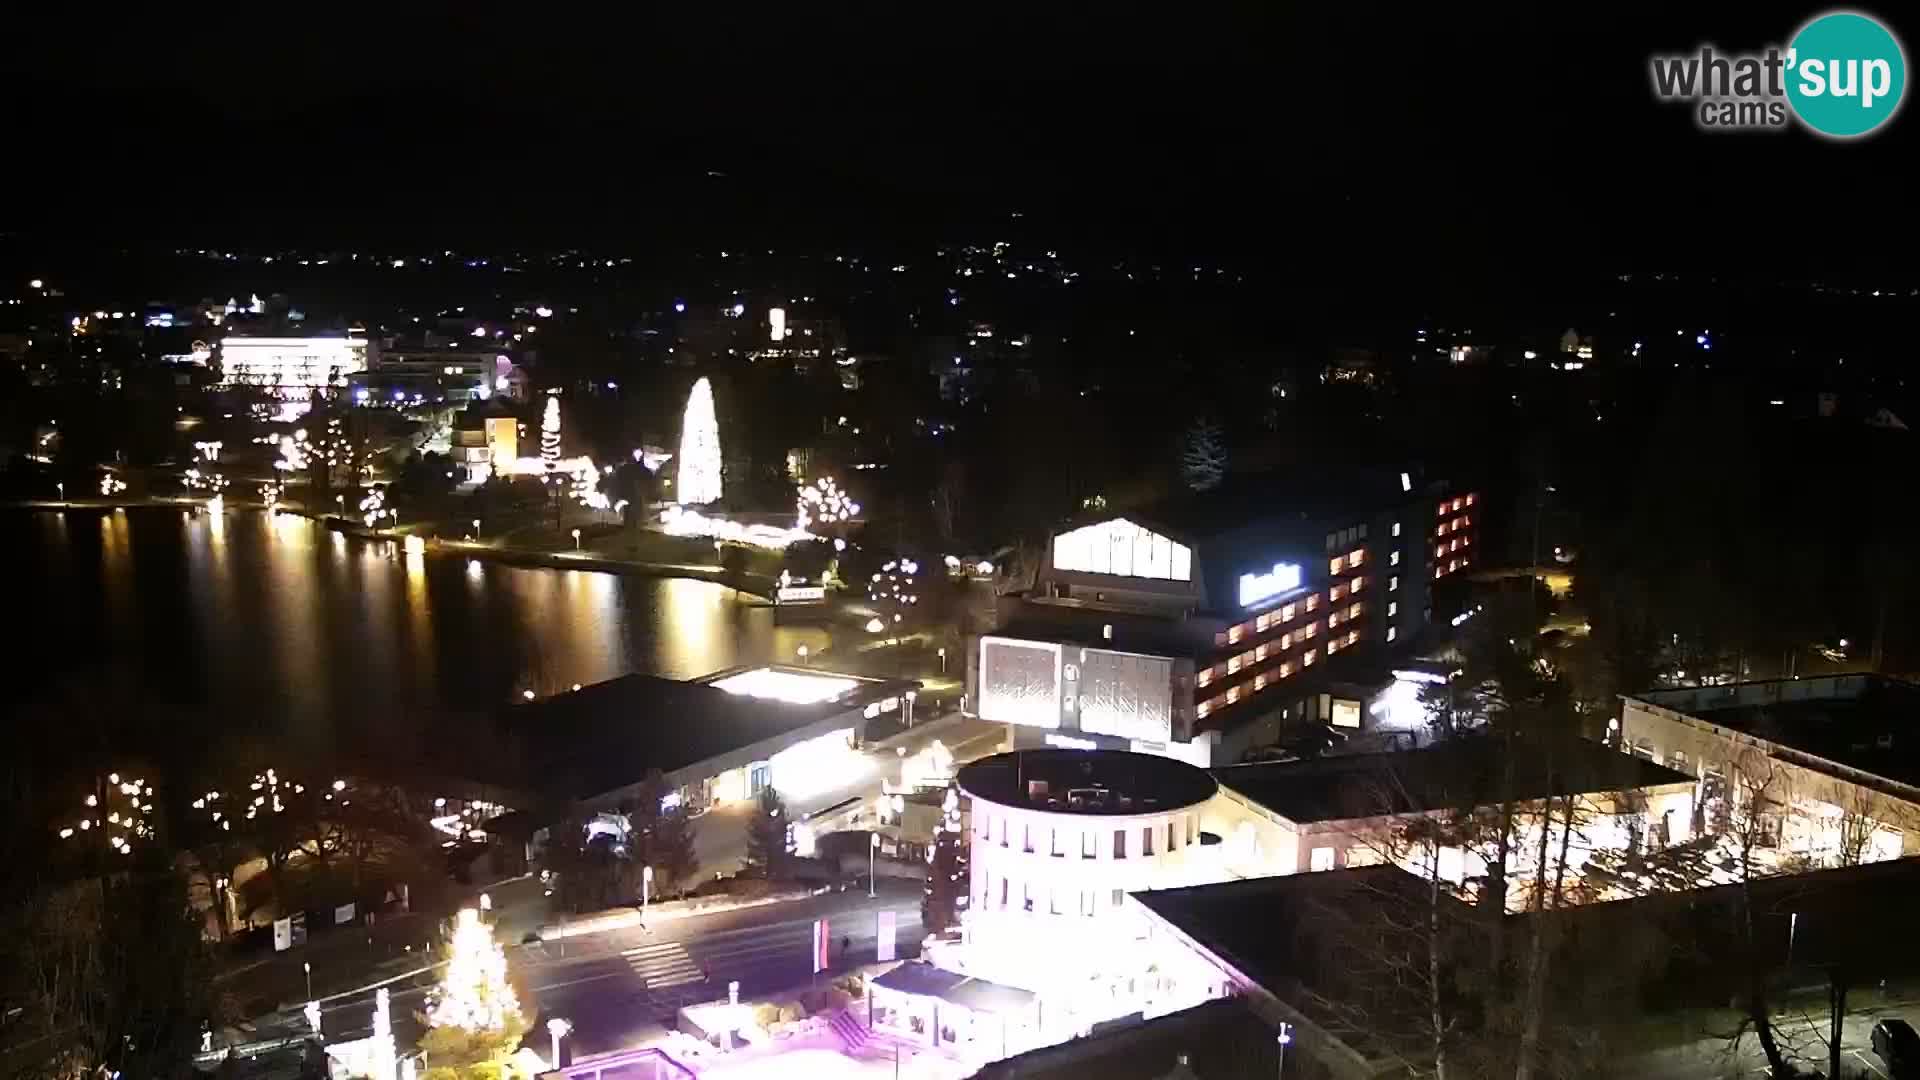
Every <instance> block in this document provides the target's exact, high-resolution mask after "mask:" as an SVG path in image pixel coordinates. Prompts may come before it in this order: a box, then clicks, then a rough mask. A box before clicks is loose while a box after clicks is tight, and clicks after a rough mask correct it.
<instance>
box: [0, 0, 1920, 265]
mask: <svg viewBox="0 0 1920 1080" xmlns="http://www.w3.org/2000/svg"><path fill="white" fill-rule="evenodd" d="M1563 6H1564V5H1550V6H1549V5H1528V6H1526V7H1525V8H1517V9H1516V10H1514V11H1512V12H1493V11H1479V12H1476V11H1465V10H1462V8H1461V7H1460V6H1457V5H1444V6H1443V5H1400V4H1393V5H1388V4H1378V5H1355V4H1340V5H1315V6H1313V7H1306V6H1302V5H1292V4H1285V5H1283V4H1264V5H1248V6H1246V7H1244V8H1224V7H1223V8H1213V9H1208V8H1204V7H1198V6H1183V7H1179V8H1178V9H1177V11H1176V9H1173V8H1166V7H1160V8H1151V9H1142V10H1143V11H1147V12H1150V13H1151V14H1152V16H1153V17H1129V16H1127V15H1124V14H1122V13H1119V12H1118V11H1117V10H1109V9H1106V8H1100V7H1094V6H1086V5H1074V6H1073V7H1072V8H1071V13H1065V12H1066V10H1067V6H1066V5H1059V6H1058V7H1059V8H1060V9H1061V10H1059V11H1054V12H1053V13H1050V14H1041V13H1037V12H1035V11H1033V10H1026V11H1017V12H1015V13H1012V14H1008V15H1006V16H1004V17H1000V18H995V19H989V18H986V17H983V16H982V15H981V14H980V13H979V12H980V9H979V8H977V7H975V6H973V5H943V6H937V7H936V6H932V5H873V6H871V7H865V8H856V7H854V6H851V5H782V6H780V7H778V8H768V9H765V11H762V10H760V9H757V8H754V7H750V6H747V5H726V6H723V7H722V8H721V10H720V11H718V12H715V11H713V10H711V9H713V8H714V7H715V5H685V6H683V7H682V8H681V9H679V10H680V12H681V13H682V14H684V15H685V16H686V17H684V18H679V17H671V16H657V17H651V18H649V19H648V20H646V21H624V20H616V21H600V19H599V18H598V17H596V18H577V17H569V16H562V15H558V14H556V9H553V8H549V7H547V6H543V5H524V4H522V5H510V6H500V7H497V8H494V9H491V13H490V14H488V15H485V16H481V17H476V16H475V15H473V14H472V13H473V12H475V11H478V10H480V9H479V8H474V7H462V8H460V9H458V10H459V12H460V14H458V15H456V14H455V9H453V8H446V9H439V10H436V11H434V12H433V13H432V14H414V13H411V12H410V11H400V9H401V8H403V7H410V6H409V5H392V6H391V9H390V10H388V11H386V12H383V13H382V14H380V15H379V16H377V17H374V18H347V17H343V16H337V15H334V14H332V12H333V10H334V9H333V8H331V7H322V6H301V7H298V8H297V9H289V11H288V12H276V11H274V10H273V9H270V8H267V7H260V8H248V7H221V8H215V9H210V10H209V11H206V12H203V13H202V14H201V15H199V16H195V17H192V18H188V17H185V16H177V15H174V14H173V13H172V12H170V11H169V12H167V13H165V14H151V13H150V14H147V15H144V16H142V17H141V20H139V21H134V22H127V21H117V20H110V19H105V18H103V19H101V20H98V21H97V24H75V23H73V22H68V21H62V22H58V23H55V22H47V23H43V24H39V25H38V26H36V25H34V24H32V23H31V22H30V23H29V24H28V26H27V27H26V28H25V31H24V32H23V33H22V34H19V35H16V47H13V48H10V49H8V50H7V53H6V56H5V58H4V59H0V79H3V80H4V82H0V88H4V91H5V96H4V100H6V101H7V102H8V109H9V112H10V113H11V114H12V115H11V116H10V123H9V126H10V128H11V129H12V130H11V131H10V133H9V136H8V138H9V140H10V142H11V143H12V145H13V147H14V148H15V149H16V150H18V151H20V152H19V153H15V154H10V155H9V157H10V158H11V159H12V160H11V163H10V164H9V165H8V166H7V170H8V172H9V173H10V175H11V179H12V180H13V181H14V182H15V183H13V185H12V186H13V188H14V193H13V195H12V197H11V198H10V199H9V200H8V201H7V202H6V203H5V209H4V210H3V211H0V227H4V228H7V229H11V230H15V231H19V232H26V233H36V232H37V233H46V232H57V233H60V234H63V235H74V236H97V237H104V238H115V239H145V238H151V239H154V240H160V241H166V242H196V241H200V242H204V241H206V240H209V239H217V240H222V241H250V240H260V241H269V242H279V241H291V242H316V241H326V240H329V239H342V240H353V241H361V240H366V241H378V240H388V241H405V240H412V239H418V240H423V241H428V242H434V243H439V242H460V243H466V244H476V243H486V242H490V241H494V240H498V241H511V242H524V243H532V244H546V245H553V244H566V243H602V242H606V243H619V244H640V245H645V244H650V243H658V244H677V243H682V242H689V243H703V244H705V243H712V242H715V241H718V242H733V243H742V242H755V241H760V240H765V241H766V242H767V243H769V244H773V243H776V242H778V243H789V244H790V243H796V242H798V243H810V244H820V243H838V242H855V243H857V242H866V241H875V240H880V239H884V238H902V237H912V238H915V239H918V238H921V237H923V236H924V237H934V238H951V237H955V236H967V237H974V236H977V235H978V230H979V229H991V228H1001V227H1009V226H1008V223H1009V222H1011V221H1015V220H1016V219H1012V218H1010V217H1009V215H1010V214H1012V213H1015V212H1018V213H1020V214H1022V215H1023V216H1022V217H1021V218H1020V219H1017V220H1018V221H1019V222H1020V223H1022V224H1023V225H1024V226H1031V227H1035V228H1038V229H1041V230H1044V231H1045V234H1046V235H1048V236H1050V237H1059V238H1060V239H1061V240H1062V242H1070V241H1081V242H1085V243H1089V244H1095V245H1099V246H1102V247H1105V248H1109V249H1115V250H1120V249H1133V250H1157V249H1158V248H1160V247H1165V248H1167V249H1169V250H1174V249H1178V250H1189V249H1198V250H1210V251H1216V252H1219V253H1222V254H1232V255H1237V256H1250V257H1252V258H1255V259H1259V260H1266V261H1275V262H1286V263H1289V264H1293V265H1296V266H1307V267H1312V266H1322V265H1324V266H1326V267H1327V268H1328V269H1329V272H1342V271H1344V272H1349V273H1355V274H1358V275H1361V276H1365V275H1366V274H1368V273H1369V272H1372V273H1379V274H1383V275H1389V276H1396V275H1397V276H1401V277H1408V276H1412V277H1419V276H1421V275H1423V274H1426V275H1434V276H1445V275H1447V274H1451V273H1454V272H1457V271H1458V270H1459V269H1460V268H1462V267H1466V268H1470V269H1475V270H1480V271H1490V272H1494V273H1512V274H1516V275H1526V274H1533V273H1538V272H1541V270H1542V268H1544V267H1552V266H1555V265H1560V264H1564V263H1568V262H1572V261H1578V262H1582V263H1587V264H1604V265H1619V266H1621V267H1623V268H1648V267H1664V266H1687V265H1693V266H1716V265H1720V266H1726V265H1733V264H1735V263H1737V262H1747V263H1751V262H1752V261H1754V260H1758V261H1759V262H1761V263H1762V264H1764V263H1765V261H1766V260H1769V259H1778V260H1780V261H1781V263H1782V265H1783V267H1785V268H1788V269H1790V268H1791V266H1792V265H1793V264H1794V263H1795V262H1799V263H1805V262H1806V261H1807V260H1813V261H1814V262H1816V263H1817V264H1820V265H1821V266H1823V267H1824V268H1825V269H1826V270H1827V271H1828V272H1834V273H1839V272H1845V271H1849V270H1852V269H1855V268H1861V269H1875V268H1878V267H1881V266H1898V265H1900V264H1901V261H1902V260H1904V259H1905V257H1906V255H1907V253H1908V252H1909V251H1911V250H1912V240H1913V224H1914V215H1913V211H1912V209H1911V198H1910V195H1909V193H1910V191H1911V188H1912V176H1911V173H1910V171H1908V170H1906V169H1904V168H1902V166H1904V165H1905V164H1906V162H1907V161H1908V159H1909V158H1911V157H1913V150H1914V144H1915V136H1914V132H1915V130H1916V124H1920V120H1916V119H1915V118H1914V117H1913V116H1911V115H1902V116H1901V117H1898V118H1896V119H1895V121H1894V122H1893V124H1892V126H1891V128H1889V129H1887V130H1884V131H1883V132H1882V133H1881V134H1880V135H1878V136H1876V137H1875V138H1872V139H1870V140H1868V141H1866V142H1863V143H1858V144H1851V145H1838V144H1831V143H1824V142H1821V141H1819V140H1817V139H1815V138H1813V137H1811V136H1809V135H1807V134H1805V133H1803V132H1801V131H1798V130H1793V131H1789V132H1787V133H1784V134H1755V135H1744V136H1740V135H1718V136H1715V135H1707V134H1703V133H1700V132H1697V131H1695V130H1694V128H1693V126H1692V123H1691V121H1690V119H1689V117H1688V115H1687V114H1686V113H1685V111H1684V110H1683V109H1680V108H1676V107H1671V106H1662V105H1660V104H1658V103H1656V102H1655V101H1654V100H1653V98H1652V95H1651V93H1650V91H1649V89H1648V80H1647V75H1646V57H1647V54H1648V53H1649V52H1652V51H1655V50H1671V51H1682V50H1687V49H1691V48H1693V47H1694V46H1696V45H1698V44H1700V43H1702V42H1712V43H1714V44H1716V45H1718V46H1721V47H1724V48H1727V49H1747V48H1753V47H1758V46H1760V45H1763V44H1766V43H1769V42H1781V41H1784V40H1785V39H1786V38H1787V37H1788V36H1789V35H1790V33H1791V32H1792V30H1793V29H1794V28H1795V27H1797V26H1798V25H1799V24H1800V23H1801V22H1802V21H1804V20H1805V19H1806V18H1808V17H1810V16H1811V15H1813V14H1815V13H1817V11H1818V10H1821V9H1817V8H1812V7H1804V8H1796V7H1779V8H1769V7H1768V6H1767V5H1754V4H1746V5H1739V6H1738V7H1737V8H1730V9H1727V10H1725V11H1711V10H1699V11H1694V10H1691V9H1690V10H1687V11H1683V12H1676V11H1674V10H1671V9H1670V6H1666V5H1663V6H1661V7H1657V8H1656V7H1651V6H1650V7H1647V8H1644V9H1630V10H1620V9H1619V7H1618V5H1612V4H1605V5H1601V4H1595V5H1585V6H1583V7H1581V8H1579V9H1578V10H1579V11H1580V12H1581V13H1582V14H1579V15H1574V16H1569V15H1568V14H1566V13H1562V12H1558V11H1551V10H1549V8H1550V7H1551V8H1555V9H1557V8H1560V7H1563ZM828 10H832V11H835V12H837V14H833V15H826V14H822V12H824V11H828ZM289 12H292V13H289ZM774 12H777V14H774ZM1874 13H1875V14H1877V15H1880V16H1881V17H1883V18H1886V17H1888V16H1897V15H1898V14H1899V12H1898V11H1895V10H1890V9H1886V8H1882V9H1879V10H1876V11H1875V12H1874ZM1174 14H1177V15H1178V18H1173V17H1172V16H1173V15H1174ZM1895 26H1896V29H1899V27H1898V24H1897V23H1895ZM1908 40H1910V41H1911V40H1912V39H1911V37H1910V36H1909V37H1908ZM28 42H32V44H31V45H30V46H29V47H19V46H22V45H25V44H26V43H28ZM1910 51H1911V50H1910Z"/></svg>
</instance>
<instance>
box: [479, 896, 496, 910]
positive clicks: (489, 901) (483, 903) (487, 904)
mask: <svg viewBox="0 0 1920 1080" xmlns="http://www.w3.org/2000/svg"><path fill="white" fill-rule="evenodd" d="M480 911H481V913H482V914H486V913H489V912H491V911H493V894H492V893H481V894H480Z"/></svg>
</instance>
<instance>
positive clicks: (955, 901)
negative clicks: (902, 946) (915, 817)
mask: <svg viewBox="0 0 1920 1080" xmlns="http://www.w3.org/2000/svg"><path fill="white" fill-rule="evenodd" d="M968 854H969V852H968V841H967V831H966V830H965V829H964V828H962V827H961V825H960V794H959V789H958V788H953V787H949V788H948V789H947V801H946V806H945V814H944V816H943V817H942V818H941V819H940V824H939V826H938V827H937V828H935V829H934V833H933V850H931V851H929V852H928V853H927V863H928V866H927V888H926V893H925V895H924V896H923V897H922V898H921V900H920V925H921V926H922V927H923V928H925V930H926V931H927V933H929V934H939V933H942V932H944V931H946V930H948V929H950V928H952V927H955V926H958V925H960V909H961V908H964V907H966V906H967V887H968V884H969V882H970V881H971V880H972V879H971V877H970V876H969V873H968V868H967V862H968Z"/></svg>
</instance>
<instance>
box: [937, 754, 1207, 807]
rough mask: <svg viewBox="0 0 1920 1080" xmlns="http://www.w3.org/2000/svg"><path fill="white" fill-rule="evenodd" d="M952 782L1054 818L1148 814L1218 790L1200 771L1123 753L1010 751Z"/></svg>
mask: <svg viewBox="0 0 1920 1080" xmlns="http://www.w3.org/2000/svg"><path fill="white" fill-rule="evenodd" d="M955 779H956V780H957V781H958V782H959V784H960V789H961V790H962V791H965V792H966V793H967V794H968V795H970V796H972V797H974V798H976V799H984V800H986V801H987V802H990V803H997V804H999V805H1001V806H1012V807H1022V808H1026V809H1030V810H1046V811H1050V812H1052V813H1056V814H1152V813H1156V812H1159V811H1163V810H1176V809H1179V808H1180V807H1183V806H1192V805H1194V804H1196V803H1201V802H1205V801H1206V800H1207V799H1209V798H1212V797H1213V793H1214V792H1215V791H1216V790H1218V785H1217V784H1215V783H1214V782H1213V778H1212V777H1210V776H1208V775H1207V774H1206V771H1205V770H1204V769H1196V768H1194V767H1193V766H1191V765H1189V764H1187V763H1186V762H1184V761H1175V760H1174V759H1172V758H1167V757H1160V756H1159V755H1157V754H1136V753H1133V752H1131V751H1128V750H1064V749H1047V750H1015V751H1013V752H1011V753H1006V754H995V755H993V756H992V757H988V758H982V759H980V760H979V761H976V762H973V763H972V764H970V765H966V766H963V767H962V768H961V769H960V772H959V775H958V776H957V777H956V778H955ZM1035 785H1040V786H1039V787H1036V786H1035Z"/></svg>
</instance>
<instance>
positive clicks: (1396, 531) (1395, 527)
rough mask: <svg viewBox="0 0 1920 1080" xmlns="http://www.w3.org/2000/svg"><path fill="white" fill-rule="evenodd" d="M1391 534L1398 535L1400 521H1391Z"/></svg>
mask: <svg viewBox="0 0 1920 1080" xmlns="http://www.w3.org/2000/svg"><path fill="white" fill-rule="evenodd" d="M1393 535H1395V536H1399V535H1400V523H1399V522H1397V521H1396V522H1394V523H1393Z"/></svg>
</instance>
